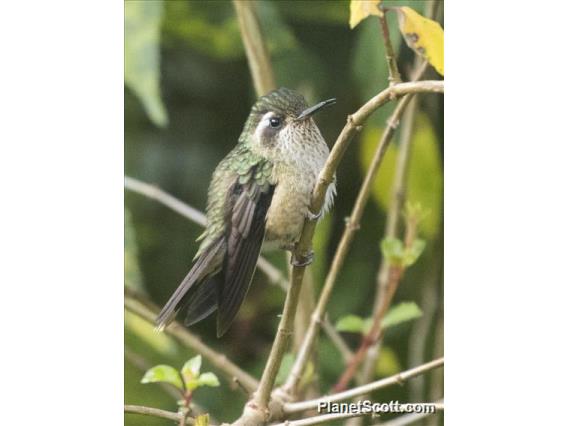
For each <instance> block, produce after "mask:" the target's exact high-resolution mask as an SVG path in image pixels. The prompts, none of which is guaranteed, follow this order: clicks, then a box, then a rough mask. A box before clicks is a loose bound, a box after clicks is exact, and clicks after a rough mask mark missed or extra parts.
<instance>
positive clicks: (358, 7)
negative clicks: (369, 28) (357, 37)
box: [349, 0, 383, 29]
mask: <svg viewBox="0 0 568 426" xmlns="http://www.w3.org/2000/svg"><path fill="white" fill-rule="evenodd" d="M381 1H382V0H351V3H350V5H349V10H350V12H351V14H350V16H349V27H350V28H351V29H353V28H355V27H356V26H357V24H359V22H361V21H362V20H363V19H365V18H366V17H367V16H371V15H376V16H383V12H382V10H381V9H380V8H379V6H380V4H381Z"/></svg>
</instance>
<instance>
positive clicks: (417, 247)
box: [402, 238, 426, 267]
mask: <svg viewBox="0 0 568 426" xmlns="http://www.w3.org/2000/svg"><path fill="white" fill-rule="evenodd" d="M425 247H426V241H424V240H421V239H420V238H417V239H415V240H414V242H413V243H412V247H410V248H408V249H406V250H404V256H403V258H402V264H403V265H404V266H405V267H408V266H411V265H413V264H414V262H416V261H417V260H418V258H419V257H420V255H421V254H422V252H424V248H425Z"/></svg>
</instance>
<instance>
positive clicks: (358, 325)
mask: <svg viewBox="0 0 568 426" xmlns="http://www.w3.org/2000/svg"><path fill="white" fill-rule="evenodd" d="M335 328H336V329H337V331H344V332H348V333H363V332H364V331H365V320H364V319H363V318H361V317H360V316H357V315H346V316H344V317H341V318H340V319H339V321H337V324H335Z"/></svg>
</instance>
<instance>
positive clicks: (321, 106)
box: [296, 98, 335, 120]
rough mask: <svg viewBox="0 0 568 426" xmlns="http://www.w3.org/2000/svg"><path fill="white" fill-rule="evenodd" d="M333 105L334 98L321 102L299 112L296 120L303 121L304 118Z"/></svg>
mask: <svg viewBox="0 0 568 426" xmlns="http://www.w3.org/2000/svg"><path fill="white" fill-rule="evenodd" d="M333 104H335V98H331V99H328V100H327V101H322V102H320V103H319V104H316V105H314V106H311V107H309V108H307V109H305V110H303V111H302V112H301V114H300V115H299V116H298V117H296V120H305V119H306V118H308V117H310V116H312V115H314V114H315V113H316V112H318V111H321V110H322V109H324V108H326V107H328V106H331V105H333Z"/></svg>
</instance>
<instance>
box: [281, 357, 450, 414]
mask: <svg viewBox="0 0 568 426" xmlns="http://www.w3.org/2000/svg"><path fill="white" fill-rule="evenodd" d="M442 365H444V358H443V357H442V358H438V359H435V360H434V361H430V362H427V363H426V364H422V365H420V366H418V367H414V368H411V369H410V370H406V371H403V372H401V373H398V374H395V375H394V376H390V377H386V378H384V379H381V380H377V381H375V382H372V383H368V384H366V385H362V386H358V387H355V388H353V389H349V390H347V391H344V392H339V393H336V394H333V395H328V396H324V397H321V398H317V399H312V400H310V401H302V402H288V403H286V404H284V408H283V409H284V412H285V413H286V414H292V413H299V412H302V411H306V410H311V409H314V408H317V407H318V405H319V404H321V403H327V402H329V403H332V402H339V401H344V400H346V399H351V398H354V397H357V396H359V395H365V394H368V393H370V392H373V391H376V390H378V389H382V388H385V387H387V386H391V385H394V384H402V383H404V382H405V381H406V380H408V379H410V378H412V377H415V376H418V375H420V374H424V373H426V372H428V371H430V370H433V369H435V368H438V367H441V366H442Z"/></svg>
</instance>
